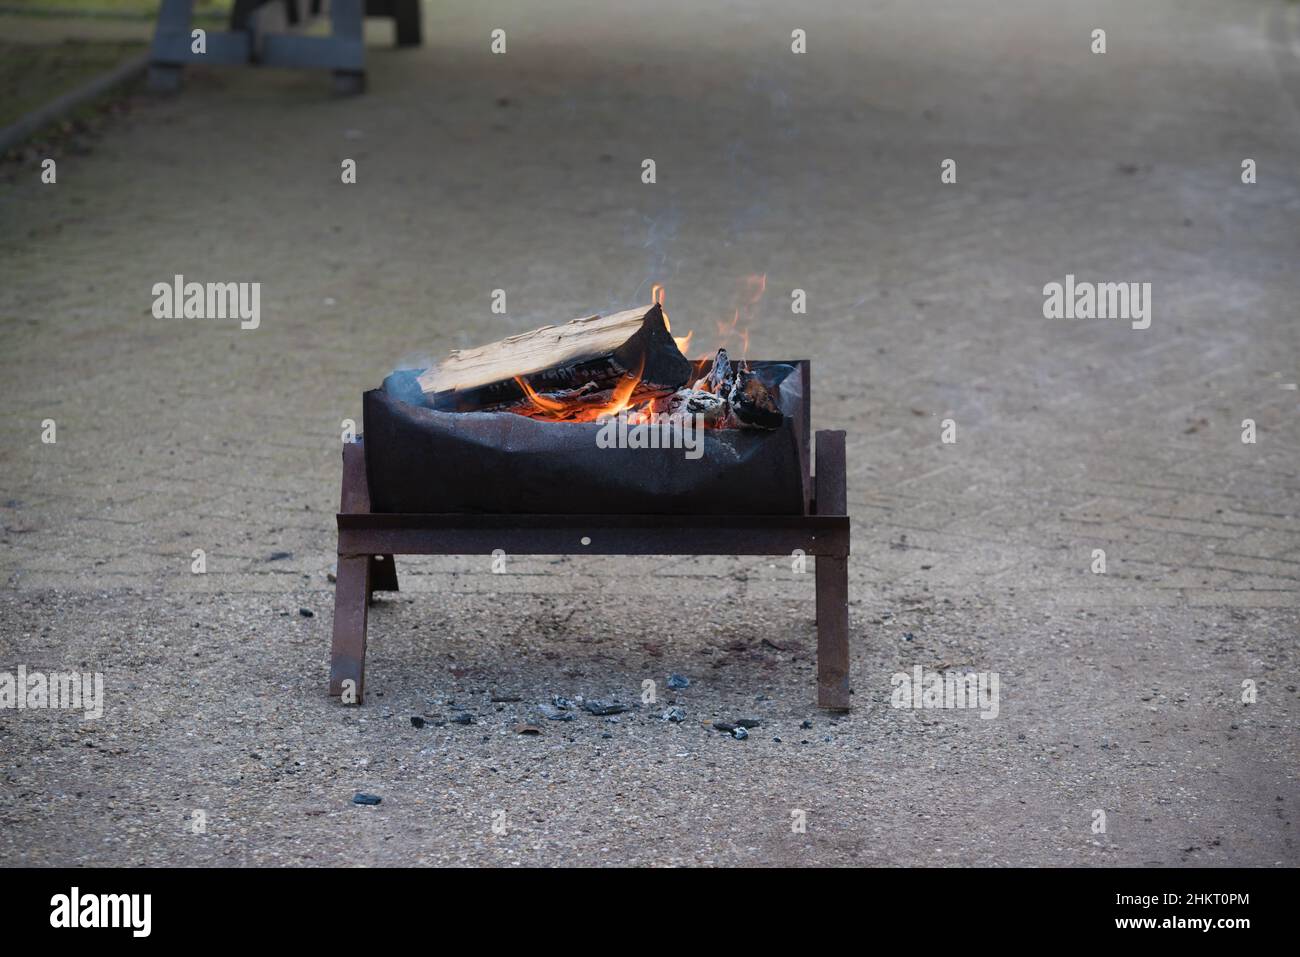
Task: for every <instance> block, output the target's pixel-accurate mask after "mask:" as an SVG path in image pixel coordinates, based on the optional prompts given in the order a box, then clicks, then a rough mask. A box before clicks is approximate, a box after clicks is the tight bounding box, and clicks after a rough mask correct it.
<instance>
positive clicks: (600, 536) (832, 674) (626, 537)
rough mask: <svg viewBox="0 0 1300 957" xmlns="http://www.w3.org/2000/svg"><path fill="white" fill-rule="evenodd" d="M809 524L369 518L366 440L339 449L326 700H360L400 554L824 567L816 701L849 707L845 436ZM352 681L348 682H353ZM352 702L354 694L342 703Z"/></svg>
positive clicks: (831, 453) (822, 471)
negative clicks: (777, 561)
mask: <svg viewBox="0 0 1300 957" xmlns="http://www.w3.org/2000/svg"><path fill="white" fill-rule="evenodd" d="M816 462H817V471H816V474H815V475H814V476H813V480H814V484H815V487H816V496H815V497H814V498H813V500H812V501H811V502H810V504H809V509H808V513H807V514H805V515H506V514H497V515H475V514H430V515H420V514H391V513H383V512H372V511H370V491H369V487H368V485H367V482H366V462H365V451H364V446H363V445H362V443H361V441H360V440H358V441H357V442H356V443H354V444H350V445H345V446H344V447H343V491H342V496H341V501H340V505H339V513H338V530H339V541H338V573H337V583H336V584H335V586H334V641H333V646H332V649H331V655H330V694H331V695H336V696H337V695H345V700H349V701H354V702H355V703H357V704H360V703H361V702H362V701H363V700H364V692H365V667H366V617H367V607H368V605H369V603H370V598H371V596H372V595H373V593H374V592H376V591H397V568H396V565H395V564H394V562H393V556H394V555H474V554H481V555H489V554H491V553H492V551H493V550H494V549H498V548H500V549H503V550H504V551H505V552H506V553H508V554H514V555H566V554H576V555H582V554H585V555H791V554H794V553H795V550H796V549H801V550H802V551H803V553H804V554H805V555H812V556H815V558H816V578H817V703H818V704H819V705H820V706H821V707H823V708H828V709H833V710H836V711H847V710H848V708H849V694H850V692H849V579H848V556H849V516H848V508H847V504H848V503H847V496H846V491H845V459H844V433H843V432H840V431H822V432H818V433H817V446H816ZM345 683H347V684H345ZM345 692H346V694H345Z"/></svg>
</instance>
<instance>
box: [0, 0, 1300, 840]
mask: <svg viewBox="0 0 1300 957" xmlns="http://www.w3.org/2000/svg"><path fill="white" fill-rule="evenodd" d="M696 6H697V5H695V4H687V3H675V2H674V3H668V4H667V5H665V4H662V3H661V4H654V5H649V4H629V5H626V6H620V7H619V8H618V10H617V11H615V12H609V13H607V14H603V15H602V16H601V17H600V18H594V17H592V16H591V15H590V14H589V13H588V12H587V10H586V5H584V4H580V3H577V2H557V3H553V4H547V5H545V7H544V9H543V8H539V7H534V6H528V7H525V6H523V5H519V6H515V5H511V4H502V5H498V6H494V7H491V8H490V9H481V8H477V7H476V8H474V9H468V8H466V9H459V8H457V9H450V10H449V9H443V8H442V7H441V6H435V7H429V8H427V9H426V38H427V43H426V46H425V47H424V48H422V49H420V50H415V51H393V50H390V49H387V48H386V47H384V46H382V45H375V46H372V48H371V49H370V51H369V53H368V55H369V58H370V64H371V78H370V79H371V89H370V92H369V93H368V94H367V95H366V96H365V97H364V98H361V99H352V100H336V99H332V98H331V97H330V96H329V95H328V82H327V80H326V79H325V78H323V77H321V76H319V75H313V74H309V73H298V72H293V71H260V70H257V71H255V70H225V71H221V70H192V71H190V73H189V75H188V78H187V86H186V90H185V92H184V93H183V94H182V95H181V96H179V97H177V98H174V99H169V100H162V101H147V100H138V101H137V102H135V103H133V104H132V108H131V109H130V111H129V112H124V113H122V115H121V116H120V117H117V118H115V119H114V120H112V121H111V122H110V123H108V125H107V127H106V128H105V129H103V130H102V131H101V134H100V136H99V138H98V139H96V140H95V141H94V142H93V143H90V144H87V145H86V147H85V148H84V149H79V150H77V151H75V152H71V153H68V154H60V155H59V157H58V182H57V184H56V185H54V186H46V185H42V184H41V183H40V182H39V166H38V163H37V160H38V158H37V157H27V158H26V159H24V160H23V161H22V162H20V163H11V164H9V165H8V166H7V167H6V168H5V169H4V176H3V177H0V179H2V180H3V181H2V182H0V333H2V334H3V336H4V341H5V348H4V350H3V351H0V389H3V398H4V410H5V414H4V416H3V417H0V674H2V673H4V672H5V671H6V670H9V669H16V668H17V667H18V666H24V667H26V668H27V669H29V670H44V671H55V670H60V671H66V670H69V669H78V670H82V671H98V672H102V673H103V675H104V681H105V685H104V687H105V695H106V702H105V711H104V715H103V717H102V718H99V719H97V720H93V721H84V722H83V721H81V720H80V719H79V716H78V715H76V714H71V713H67V712H51V711H31V710H27V711H23V712H15V711H7V710H6V711H0V824H2V825H3V826H0V863H4V864H38V865H53V864H83V863H84V864H111V865H120V866H132V865H157V864H165V863H180V864H236V865H242V864H406V863H440V864H454V863H467V864H510V863H516V864H547V865H568V864H678V863H688V864H804V863H821V864H898V865H917V864H953V865H976V864H994V865H1002V864H1029V865H1064V864H1085V865H1148V864H1149V865H1166V866H1177V865H1183V864H1210V865H1218V864H1223V865H1227V864H1242V865H1262V866H1272V865H1291V866H1294V865H1296V864H1297V863H1300V853H1297V848H1296V841H1295V827H1294V825H1293V823H1292V820H1293V815H1294V814H1295V810H1296V805H1297V800H1298V799H1300V793H1298V790H1297V787H1296V780H1297V772H1300V737H1298V735H1297V730H1298V729H1297V691H1296V688H1297V682H1298V680H1300V676H1297V660H1296V655H1297V650H1296V636H1297V626H1298V624H1300V622H1298V619H1300V597H1298V595H1300V590H1298V589H1297V583H1298V582H1300V534H1298V532H1300V522H1297V518H1296V515H1297V512H1298V510H1300V480H1298V479H1297V474H1298V470H1297V464H1300V455H1298V454H1297V452H1298V450H1300V442H1298V441H1297V436H1296V431H1295V423H1296V411H1297V392H1296V388H1295V384H1296V382H1297V378H1298V377H1300V370H1297V363H1296V358H1297V355H1300V348H1298V347H1300V325H1298V324H1297V323H1296V321H1295V318H1296V313H1295V305H1294V304H1295V302H1297V301H1300V274H1297V272H1296V270H1295V263H1296V262H1297V254H1300V231H1297V229H1296V222H1297V213H1298V212H1300V172H1297V169H1296V166H1295V163H1294V157H1295V156H1296V155H1297V152H1298V151H1300V58H1298V57H1297V52H1296V51H1297V50H1300V43H1297V41H1296V38H1297V37H1298V36H1300V13H1298V12H1297V7H1296V5H1294V4H1275V3H1270V2H1256V0H1242V2H1238V3H1233V4H1222V3H1210V2H1189V3H1177V4H1175V3H1173V2H1172V0H1159V2H1157V0H1152V2H1149V3H1144V4H1141V5H1140V6H1135V5H1133V4H1130V3H1119V2H1114V3H1096V4H1091V5H1088V6H1087V8H1086V9H1084V8H1081V7H1080V6H1079V5H1077V4H1069V3H1065V2H1064V0H1059V2H1057V0H1052V2H1046V3H1044V2H1041V0H1040V2H1033V3H1031V2H1028V0H1005V2H999V3H993V2H985V3H980V4H971V3H969V2H956V0H952V2H932V3H926V4H908V3H896V2H873V3H868V4H862V5H859V6H858V7H856V8H854V12H844V11H843V10H838V9H836V7H838V6H840V5H830V4H825V5H822V4H813V5H811V6H810V7H808V8H807V9H806V10H805V9H802V8H801V9H800V10H799V11H798V13H797V14H796V13H792V12H790V11H788V10H787V9H786V8H784V7H781V6H778V5H776V4H772V3H760V4H746V5H743V6H741V5H733V6H728V7H726V8H722V9H716V10H708V11H700V10H697V9H696ZM1099 26H1100V27H1104V28H1105V29H1106V30H1107V34H1108V45H1109V46H1108V52H1107V53H1106V54H1104V55H1095V54H1092V53H1090V52H1089V49H1088V47H1089V42H1090V41H1089V35H1090V32H1091V30H1092V29H1094V28H1096V27H1099ZM497 27H501V28H503V29H506V30H507V32H508V36H509V53H508V54H507V55H505V56H503V57H494V56H492V55H491V54H490V53H489V52H488V50H487V36H488V33H489V31H490V30H492V29H494V28H497ZM795 27H799V28H802V29H806V30H807V32H808V37H809V50H808V53H807V54H805V55H803V56H802V57H801V56H796V55H793V54H790V53H789V37H790V30H791V29H793V28H795ZM646 157H652V158H655V159H656V162H657V164H658V165H657V168H658V182H657V183H656V184H655V185H653V186H646V185H643V184H642V183H641V182H640V172H641V162H642V160H643V158H646ZM949 157H952V158H955V159H956V160H957V162H958V182H957V183H956V184H953V185H943V184H941V183H940V181H939V171H940V164H941V162H942V160H943V159H945V158H949ZM1245 157H1249V158H1252V159H1254V160H1255V161H1256V162H1257V166H1258V170H1259V181H1258V182H1257V183H1256V184H1254V185H1249V186H1248V185H1244V184H1242V183H1241V181H1240V169H1241V161H1242V159H1243V158H1245ZM345 158H352V159H356V160H357V163H358V181H357V183H356V185H355V186H343V185H342V184H341V183H340V182H339V175H338V171H339V168H340V163H341V161H342V160H343V159H345ZM176 273H183V274H184V275H185V276H186V277H187V278H191V279H198V280H200V281H225V280H235V281H260V282H262V284H263V290H262V322H261V325H260V327H259V328H258V329H257V330H250V331H241V330H240V329H239V328H238V325H237V323H233V322H226V323H223V322H221V321H219V320H215V321H206V322H198V321H193V322H186V321H166V320H156V319H153V318H152V317H151V316H150V307H151V304H152V296H151V294H150V289H151V287H152V285H153V283H155V282H158V281H168V280H170V279H171V277H172V276H173V275H174V274H176ZM1067 273H1071V274H1074V275H1077V276H1079V277H1080V278H1081V279H1093V280H1096V281H1146V282H1151V283H1152V285H1153V289H1154V310H1153V320H1152V324H1151V327H1150V329H1148V330H1145V331H1138V330H1133V329H1131V328H1129V326H1128V324H1127V323H1124V322H1102V321H1092V322H1089V321H1074V322H1070V321H1053V320H1047V319H1045V318H1043V314H1042V304H1043V296H1042V289H1043V286H1044V285H1045V284H1046V283H1048V282H1052V281H1063V280H1064V277H1065V275H1066V274H1067ZM751 275H765V276H766V285H767V293H766V295H765V297H764V298H763V299H762V300H761V301H760V302H759V303H757V304H756V305H754V306H753V307H752V308H751V309H750V310H749V312H750V315H749V316H748V319H749V321H750V331H751V337H752V343H753V354H754V355H755V356H756V357H758V358H767V357H773V358H782V357H795V356H807V357H809V358H811V359H812V362H813V370H814V372H813V377H814V403H815V404H814V413H813V415H814V426H815V427H820V428H832V427H833V428H844V429H846V430H847V431H848V457H849V469H850V476H849V503H850V511H851V513H852V515H853V519H854V533H853V534H854V539H853V550H854V554H853V558H852V561H851V563H850V592H851V629H852V638H853V649H852V651H853V657H852V675H851V677H852V681H853V685H854V689H855V694H854V702H855V703H854V709H853V711H852V712H851V714H849V715H848V716H835V715H830V714H827V713H823V712H820V711H818V710H817V709H816V708H815V706H814V704H813V692H814V671H815V660H814V651H815V643H814V629H813V622H812V616H813V607H812V580H811V579H812V576H811V575H807V574H796V573H794V572H793V571H792V569H791V566H790V562H789V559H786V558H778V559H771V560H767V559H733V558H700V559H668V558H661V559H651V560H631V559H609V560H596V559H594V558H590V557H581V558H523V557H515V556H508V557H507V571H506V574H492V572H491V570H490V559H489V558H488V557H487V556H466V557H453V558H426V559H399V562H398V570H399V576H400V577H401V585H402V591H401V592H399V593H397V594H396V595H393V596H384V597H381V598H380V600H379V602H378V604H377V605H376V606H375V607H374V608H373V609H372V613H371V630H370V648H369V657H368V670H367V691H368V699H367V703H366V705H365V706H364V707H363V708H360V709H349V708H345V707H342V706H341V705H340V704H339V703H338V702H337V701H336V700H331V699H330V698H329V697H328V696H327V694H326V679H327V665H328V645H329V633H330V623H331V603H332V593H331V589H330V585H329V582H328V578H327V575H328V573H329V571H330V568H331V566H332V564H333V550H334V546H335V538H334V532H333V512H334V510H335V508H336V506H337V496H338V480H339V459H338V441H339V434H340V424H341V421H342V420H343V419H346V418H355V419H357V420H359V419H360V393H361V391H362V390H363V389H366V388H370V387H372V386H374V385H376V384H378V382H379V381H380V380H381V379H382V377H383V375H384V374H386V373H387V372H388V371H389V370H391V369H392V368H393V366H394V364H395V363H397V362H398V361H399V360H402V359H404V358H405V359H409V358H411V357H412V356H419V355H421V354H429V355H437V354H440V353H442V352H444V351H445V350H446V349H448V348H452V347H457V346H467V345H472V344H474V343H476V342H481V341H484V340H487V339H492V338H497V337H499V336H503V335H508V334H511V333H515V332H520V331H523V330H525V329H528V328H531V327H533V326H536V325H540V324H543V323H546V322H555V321H561V320H563V319H566V318H569V317H571V316H576V315H580V314H588V313H590V312H591V311H593V310H605V309H609V308H613V307H620V306H627V305H629V304H631V303H634V302H637V301H644V300H645V299H647V298H648V289H649V284H650V282H652V281H665V282H666V283H667V285H668V307H669V311H670V313H671V314H672V316H673V322H674V331H675V332H678V331H684V330H686V329H695V330H696V334H697V336H698V337H699V339H700V340H702V344H703V345H707V344H708V342H709V339H710V337H711V336H712V332H713V329H714V328H715V326H716V323H717V322H718V321H726V320H727V319H729V318H730V316H731V315H732V313H733V312H734V311H735V310H736V309H737V308H739V304H740V303H741V302H743V301H744V299H745V296H746V291H747V289H748V288H749V283H748V280H747V277H749V276H751ZM496 288H504V289H506V290H507V291H508V296H509V299H508V301H509V311H508V313H507V314H506V315H504V316H501V315H494V314H492V313H491V312H490V309H489V306H490V302H491V299H490V297H491V290H493V289H496ZM795 288H800V289H804V290H806V291H807V294H808V302H809V310H808V314H807V315H806V316H792V315H791V314H790V310H789V302H790V291H791V290H792V289H795ZM949 418H951V419H953V420H954V422H955V423H956V425H957V430H958V431H957V436H958V439H957V442H956V443H955V444H951V445H948V444H943V443H941V441H940V431H941V423H942V421H943V420H945V419H949ZM1245 418H1250V419H1252V420H1254V421H1255V423H1256V425H1257V430H1258V441H1257V442H1256V443H1254V444H1243V443H1242V442H1241V422H1242V420H1243V419H1245ZM46 419H54V420H55V421H56V423H57V442H56V443H54V444H45V443H42V442H41V438H40V437H41V432H42V428H43V426H42V423H43V421H44V420H46ZM196 548H201V549H203V550H204V552H205V555H206V569H207V570H206V574H202V575H195V574H192V573H191V562H192V560H193V559H192V557H191V556H192V553H193V550H194V549H196ZM1096 549H1102V550H1104V551H1105V553H1106V558H1107V570H1106V573H1105V574H1093V573H1092V571H1091V565H1092V563H1093V561H1094V558H1093V555H1094V551H1095V550H1096ZM301 609H305V610H306V611H308V612H310V613H311V614H310V615H304V614H303V613H302V611H301ZM918 665H919V666H922V667H924V668H927V669H958V670H966V669H971V670H974V671H980V672H995V673H997V674H998V676H999V680H1000V698H999V708H998V715H997V717H996V718H994V719H991V720H984V719H982V718H981V717H980V715H979V714H978V713H976V712H974V711H971V710H941V709H922V710H912V709H896V708H894V707H892V706H891V690H892V685H891V678H892V676H893V675H894V674H895V673H897V672H904V673H908V672H910V671H911V669H913V668H914V667H916V666H918ZM673 673H679V674H681V675H684V676H686V677H688V678H689V679H690V681H691V684H690V686H689V687H688V688H685V689H682V690H676V691H674V690H670V689H669V688H668V687H667V685H666V678H667V676H668V675H669V674H673ZM646 680H651V681H654V682H656V686H655V687H656V694H657V700H656V702H655V703H654V704H653V705H650V704H642V703H641V695H642V688H643V682H645V681H646ZM1243 682H1251V683H1253V687H1254V688H1255V691H1256V695H1257V697H1256V698H1255V700H1254V702H1253V703H1250V704H1247V703H1244V702H1243V700H1242V695H1243ZM555 696H563V697H567V698H570V699H573V698H576V697H578V696H582V697H583V698H585V699H599V700H603V701H608V700H616V701H619V702H622V703H624V704H628V705H630V706H633V709H632V710H631V711H629V712H627V713H624V714H620V715H617V716H614V717H597V716H594V715H591V714H588V713H587V712H585V711H581V710H576V711H575V713H576V717H575V718H574V719H573V720H572V721H554V720H548V719H547V718H546V717H545V716H543V715H542V714H541V713H540V712H539V711H538V710H537V706H538V705H539V704H549V703H551V702H552V699H553V698H554V697H555ZM674 704H675V705H676V706H679V707H681V708H682V709H684V711H685V720H684V721H681V722H680V723H675V722H669V721H665V720H662V718H661V715H662V714H663V713H664V712H665V711H666V710H667V709H668V708H669V707H671V706H673V705H674ZM463 715H467V716H469V718H470V719H471V720H470V721H469V723H458V721H457V716H463ZM412 718H417V719H421V720H422V721H423V722H424V724H423V727H416V726H415V724H418V723H419V722H418V721H417V722H415V723H413V722H412V720H411V719H412ZM739 719H753V720H755V721H757V722H758V723H757V724H754V725H753V727H752V728H751V729H750V734H749V737H748V738H747V739H745V740H737V739H736V738H734V737H731V736H728V735H726V734H724V733H722V732H720V731H717V730H714V728H713V727H712V725H713V723H714V722H719V721H721V722H731V723H733V724H734V723H735V722H736V721H737V720H739ZM459 720H460V721H465V720H466V718H464V717H461V718H460V719H459ZM805 722H807V726H805V725H804V723H805ZM751 723H752V722H751ZM520 725H531V726H535V727H536V728H537V729H539V731H540V733H537V734H526V733H520V732H519V730H518V727H519V726H520ZM777 739H779V740H777ZM359 791H360V792H366V793H370V794H375V795H379V796H381V797H382V798H383V802H382V804H379V805H378V806H373V807H366V806H358V805H355V804H353V803H351V802H352V797H353V795H354V794H355V793H357V792H359ZM797 811H804V812H806V827H805V828H803V829H798V828H795V827H793V826H792V821H793V820H795V819H796V818H797V817H798V815H796V814H795V812H797ZM1097 811H1104V812H1105V820H1106V830H1105V832H1104V833H1100V832H1098V831H1096V830H1094V824H1095V822H1096V821H1097V820H1098V818H1097V815H1096V812H1097ZM196 812H202V818H203V820H205V822H206V824H205V828H204V830H203V833H195V826H194V823H195V821H196V819H197V818H196ZM494 825H496V829H495V830H494ZM502 825H504V833H497V831H501V830H502V829H503V828H502Z"/></svg>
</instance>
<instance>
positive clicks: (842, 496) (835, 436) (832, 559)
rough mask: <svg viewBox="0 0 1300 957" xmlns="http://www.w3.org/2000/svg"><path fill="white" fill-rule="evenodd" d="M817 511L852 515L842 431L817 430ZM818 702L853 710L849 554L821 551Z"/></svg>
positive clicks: (819, 567) (818, 589) (818, 574)
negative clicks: (850, 703) (850, 661)
mask: <svg viewBox="0 0 1300 957" xmlns="http://www.w3.org/2000/svg"><path fill="white" fill-rule="evenodd" d="M816 456H817V474H816V475H815V476H814V479H815V481H816V483H817V513H818V514H819V515H846V514H848V493H847V487H846V479H845V463H844V433H843V432H841V431H829V430H827V431H822V432H818V433H817V450H816ZM816 574H817V704H818V706H820V707H822V708H828V709H832V710H835V711H847V710H849V561H848V557H847V556H831V555H818V556H817V559H816Z"/></svg>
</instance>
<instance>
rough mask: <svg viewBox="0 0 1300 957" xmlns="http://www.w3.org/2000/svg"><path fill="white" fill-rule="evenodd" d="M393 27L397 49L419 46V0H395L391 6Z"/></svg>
mask: <svg viewBox="0 0 1300 957" xmlns="http://www.w3.org/2000/svg"><path fill="white" fill-rule="evenodd" d="M393 25H394V26H395V27H396V32H397V45H398V46H399V47H418V46H419V45H420V0H396V2H395V3H394V4H393Z"/></svg>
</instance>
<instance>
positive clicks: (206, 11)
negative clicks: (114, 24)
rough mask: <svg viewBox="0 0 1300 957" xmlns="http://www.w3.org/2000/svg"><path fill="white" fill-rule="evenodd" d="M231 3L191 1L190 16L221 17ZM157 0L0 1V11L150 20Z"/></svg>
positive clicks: (228, 0)
mask: <svg viewBox="0 0 1300 957" xmlns="http://www.w3.org/2000/svg"><path fill="white" fill-rule="evenodd" d="M231 6H232V0H195V3H194V13H195V14H196V16H197V17H200V18H211V17H216V16H225V15H228V14H229V13H230V8H231ZM158 7H159V0H0V9H2V10H5V11H6V12H12V13H26V14H31V15H33V16H68V15H82V16H112V17H124V18H125V17H129V18H132V19H136V18H139V19H142V20H152V19H153V18H154V17H156V16H157V15H158Z"/></svg>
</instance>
